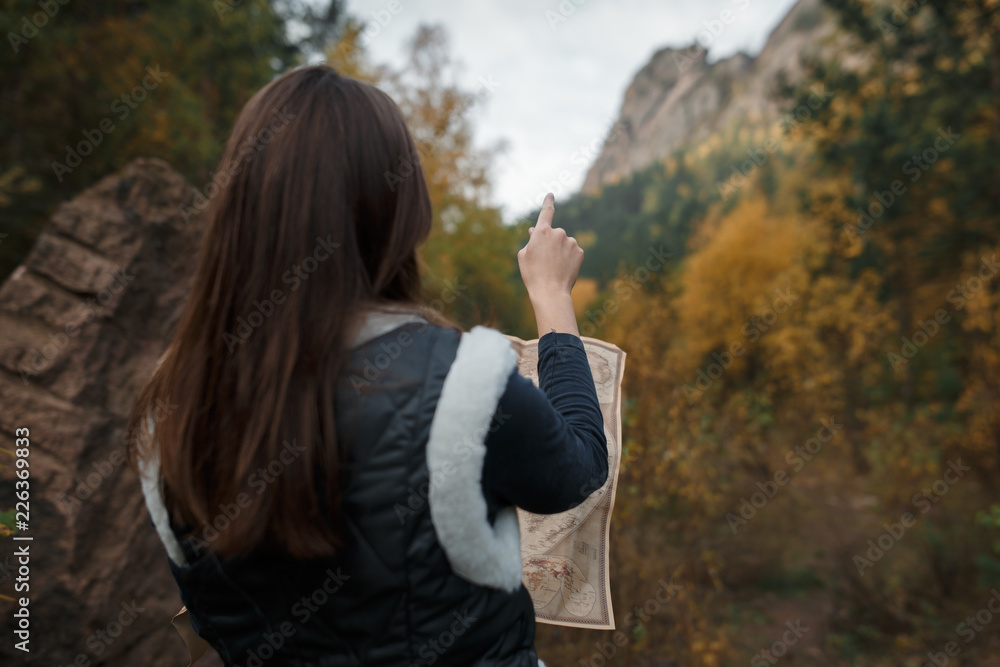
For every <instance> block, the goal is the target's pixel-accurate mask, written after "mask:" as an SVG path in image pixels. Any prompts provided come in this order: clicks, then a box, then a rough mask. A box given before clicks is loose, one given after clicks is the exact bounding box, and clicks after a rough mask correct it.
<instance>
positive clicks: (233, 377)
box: [130, 66, 608, 667]
mask: <svg viewBox="0 0 1000 667" xmlns="http://www.w3.org/2000/svg"><path fill="white" fill-rule="evenodd" d="M276 118H280V119H282V122H281V123H277V124H276V123H275V119H276ZM282 123H283V124H282ZM401 158H402V159H404V160H405V159H413V160H417V159H418V155H417V152H416V149H415V146H414V143H413V140H412V138H411V136H410V134H409V132H408V130H407V128H406V125H405V123H404V120H403V117H402V115H401V113H400V111H399V109H398V107H397V106H396V105H395V104H394V103H393V102H392V100H391V99H390V98H389V97H388V96H387V95H385V94H384V93H383V92H381V91H379V90H378V89H376V88H374V87H372V86H369V85H367V84H364V83H361V82H359V81H355V80H352V79H349V78H345V77H342V76H340V75H339V74H337V73H336V72H335V71H334V70H332V69H330V68H328V67H326V66H315V67H306V68H302V69H297V70H294V71H292V72H289V73H287V74H285V75H284V76H282V77H279V78H278V79H276V80H274V81H273V82H271V83H270V84H268V85H267V86H265V87H264V88H263V89H262V90H261V91H259V92H258V93H257V94H256V95H255V96H254V97H253V99H251V100H250V101H249V102H248V103H247V105H246V107H245V108H244V109H243V111H242V113H241V114H240V116H239V118H238V119H237V121H236V125H235V128H234V130H233V133H232V136H231V137H230V139H229V142H228V144H227V146H226V150H225V154H224V156H223V158H222V163H221V165H220V169H219V172H218V173H225V174H228V175H229V178H228V179H218V180H221V181H222V185H221V187H220V189H219V191H218V193H217V194H216V195H215V197H213V199H212V203H211V208H210V209H209V213H208V218H207V228H206V230H205V235H204V239H203V244H202V248H201V252H200V256H199V259H198V265H197V270H196V273H195V275H194V277H193V280H192V284H191V289H190V295H189V298H188V301H187V303H186V306H185V309H184V311H183V313H182V316H181V319H180V323H179V325H178V328H177V331H176V334H175V335H174V337H173V340H172V341H171V343H170V345H169V346H168V348H167V350H166V352H165V354H164V356H163V358H162V359H161V361H160V363H159V365H158V366H157V368H156V370H155V371H154V373H153V375H152V377H151V378H150V380H149V382H148V383H147V385H146V386H145V387H144V389H143V391H142V393H141V395H140V397H139V399H138V401H137V403H136V406H135V409H134V411H133V414H132V418H131V423H130V428H131V429H133V430H132V432H133V433H137V432H142V431H140V430H139V429H148V432H152V431H153V423H152V420H151V419H149V417H148V415H149V414H150V410H151V408H152V407H154V406H155V405H156V401H157V400H158V399H161V400H163V399H166V398H168V397H169V399H170V400H171V401H172V402H173V403H176V404H180V408H178V409H177V410H176V412H174V413H173V415H172V416H171V418H170V419H168V420H166V421H164V422H162V423H159V424H156V429H155V437H153V438H150V439H148V441H146V442H145V443H143V444H142V446H141V447H140V448H139V450H138V451H137V452H135V453H134V456H133V458H134V463H135V464H136V466H137V467H138V469H139V472H140V474H141V479H142V483H143V492H144V493H145V495H146V503H147V507H148V509H149V511H150V516H151V518H152V523H153V525H154V526H155V527H156V530H157V532H158V534H159V535H160V538H161V539H162V540H163V543H164V545H165V547H166V549H167V553H168V556H169V564H170V568H171V572H172V573H173V576H174V578H175V580H176V582H177V585H178V588H179V591H180V596H181V598H182V600H183V601H184V604H185V605H186V606H187V608H188V610H189V612H190V615H191V619H192V625H193V627H194V629H195V630H196V631H197V632H198V634H199V635H201V636H202V637H203V638H205V639H206V640H207V641H208V642H209V643H210V644H211V645H212V646H213V647H214V648H215V649H216V650H217V651H218V652H219V654H220V655H221V656H222V658H223V660H224V661H225V663H226V665H227V666H228V665H247V666H252V665H260V664H263V663H265V662H266V664H268V665H274V666H276V667H277V666H295V667H307V666H308V667H334V666H338V667H339V666H340V665H401V666H407V665H431V664H441V665H531V666H534V665H536V664H541V661H539V660H538V658H537V656H536V654H535V651H534V647H533V642H534V633H535V620H534V610H533V607H532V604H531V600H530V598H529V596H528V593H527V590H526V589H525V588H524V586H523V585H522V584H521V557H520V552H519V533H518V524H517V517H516V514H515V510H514V507H515V506H520V507H522V508H524V509H526V510H528V511H531V512H537V513H555V512H560V511H564V510H567V509H570V508H572V507H575V506H576V505H578V504H579V503H581V502H582V501H583V500H584V499H585V498H586V497H587V496H588V495H589V494H590V493H591V492H593V491H594V490H596V489H598V488H600V487H601V486H602V485H603V484H604V482H605V480H606V478H607V474H608V472H607V443H606V441H605V436H604V427H603V421H602V417H601V412H600V406H599V404H598V401H597V395H596V392H595V388H594V383H593V378H592V377H591V375H590V371H589V369H588V365H587V360H586V355H585V353H584V350H583V345H582V342H581V340H580V338H579V333H578V330H577V326H576V320H575V317H574V314H573V306H572V301H571V300H570V289H571V288H572V286H573V284H574V282H575V281H576V277H577V273H578V271H579V268H580V263H581V262H582V259H583V251H582V250H581V249H580V247H579V246H578V245H577V243H576V241H575V240H573V239H572V238H571V237H568V236H567V235H566V233H565V232H564V231H563V230H561V229H557V228H553V227H552V224H551V223H552V217H553V213H554V204H553V198H552V196H551V195H549V196H547V197H546V200H545V203H544V206H543V209H542V212H541V215H540V216H539V219H538V222H537V224H536V226H535V227H534V228H532V230H531V233H530V237H531V238H530V240H529V242H528V244H527V245H526V246H525V247H524V248H523V249H522V250H521V251H520V252H519V253H518V263H519V266H520V270H521V275H522V278H523V280H524V283H525V286H526V287H527V290H528V295H529V298H530V299H531V303H532V306H533V308H534V310H535V315H536V319H537V323H538V330H539V335H540V342H539V358H538V369H539V381H540V386H541V388H540V389H539V388H536V387H535V386H534V385H533V384H532V383H531V382H530V381H529V380H527V379H525V378H523V377H522V376H520V375H518V373H517V371H516V367H515V358H514V357H515V355H514V352H513V350H512V348H511V346H510V344H509V342H508V341H507V339H506V338H504V337H503V335H502V334H500V333H499V332H498V331H496V330H494V329H489V328H486V327H481V326H478V327H474V328H473V329H472V331H470V332H467V333H462V332H461V331H460V330H459V329H458V328H457V327H455V326H453V325H451V324H450V323H449V322H448V321H446V320H444V319H443V318H442V317H440V316H438V315H437V314H436V313H434V312H433V311H432V310H430V309H428V308H425V307H422V306H421V305H420V303H419V300H420V285H421V283H420V274H419V270H418V260H417V248H418V246H419V245H420V244H421V243H422V242H423V241H424V240H425V239H426V238H427V236H428V234H429V232H430V230H431V208H430V200H429V198H428V194H427V188H426V186H425V183H424V180H423V175H422V173H421V169H419V168H415V169H413V170H412V173H410V175H408V176H406V177H402V178H401V177H399V175H398V174H394V169H395V168H396V167H397V166H398V165H399V164H400V160H401ZM390 176H394V177H393V178H390Z"/></svg>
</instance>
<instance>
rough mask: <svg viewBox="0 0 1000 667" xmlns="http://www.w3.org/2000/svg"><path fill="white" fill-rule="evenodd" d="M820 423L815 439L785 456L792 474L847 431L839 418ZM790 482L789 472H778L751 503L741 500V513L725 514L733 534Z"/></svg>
mask: <svg viewBox="0 0 1000 667" xmlns="http://www.w3.org/2000/svg"><path fill="white" fill-rule="evenodd" d="M819 423H820V427H819V428H818V429H817V430H816V436H815V437H812V438H809V439H808V440H806V441H805V442H804V443H803V444H801V445H796V446H795V448H794V449H790V450H788V453H787V454H785V463H787V464H788V465H790V466H791V467H792V472H800V471H801V470H802V469H803V468H804V467H805V466H806V463H808V462H809V461H812V460H813V457H815V456H816V455H817V454H819V453H820V452H821V451H822V450H823V445H825V444H826V443H828V442H830V441H831V440H833V439H834V438H835V437H836V436H837V431H839V430H841V429H842V428H844V425H843V424H838V423H837V419H836V417H830V421H829V422H828V421H827V420H825V419H820V420H819ZM824 431H825V432H826V433H824ZM790 480H791V477H790V476H789V473H788V472H786V471H785V470H776V471H775V472H774V476H773V478H772V479H770V480H765V481H763V482H757V488H758V489H760V490H759V491H756V492H755V493H753V495H751V496H750V499H749V500H747V499H746V498H745V497H744V498H740V506H739V508H738V510H737V511H738V512H739V514H738V515H737V514H736V513H734V512H729V513H727V514H726V522H727V523H728V524H729V529H730V530H732V531H733V535H736V534H737V532H738V531H739V528H740V527H742V526H745V525H747V524H748V523H749V522H750V521H751V520H752V519H753V518H754V517H755V516H757V513H758V512H759V511H760V510H762V509H764V507H765V506H767V504H768V503H769V502H771V499H772V498H774V497H775V496H776V495H778V490H779V489H780V488H781V487H783V486H785V485H787V484H788V482H789V481H790Z"/></svg>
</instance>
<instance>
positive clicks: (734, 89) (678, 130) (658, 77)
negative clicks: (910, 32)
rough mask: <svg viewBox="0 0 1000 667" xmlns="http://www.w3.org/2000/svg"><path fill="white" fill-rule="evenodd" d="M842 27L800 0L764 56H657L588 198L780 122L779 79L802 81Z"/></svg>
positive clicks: (633, 92)
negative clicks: (727, 137)
mask: <svg viewBox="0 0 1000 667" xmlns="http://www.w3.org/2000/svg"><path fill="white" fill-rule="evenodd" d="M835 29H836V25H835V20H834V18H833V17H832V16H831V15H830V14H829V12H828V11H827V10H826V9H824V8H823V7H822V0H800V1H799V3H798V4H796V5H795V7H793V8H792V10H791V11H790V12H789V14H788V15H787V16H786V17H785V18H784V20H782V22H781V23H780V24H779V25H778V27H776V28H775V29H774V31H772V33H771V35H770V37H769V38H768V41H767V44H766V45H765V46H764V48H763V49H762V50H761V52H760V54H759V55H758V56H757V57H756V58H751V57H749V56H747V55H744V54H737V55H735V56H732V57H730V58H727V59H725V60H720V61H718V62H716V63H712V64H708V63H707V62H706V60H705V58H706V52H705V50H704V49H702V48H701V47H699V46H697V45H694V46H692V47H691V48H687V49H672V48H666V49H662V50H660V51H658V52H656V54H655V55H654V56H653V58H652V60H650V62H649V63H648V64H647V65H646V66H645V67H643V68H642V69H641V70H640V71H639V73H638V74H636V76H635V78H634V79H633V81H632V83H631V85H630V86H629V87H628V90H627V91H626V92H625V100H624V102H623V103H622V108H621V112H620V113H619V117H618V123H617V124H616V125H615V126H613V129H612V131H611V132H610V133H609V136H608V138H607V139H606V141H605V144H604V148H603V149H602V151H601V154H600V155H599V156H598V157H597V159H596V160H595V161H594V164H593V165H592V166H591V168H590V171H589V172H588V173H587V177H586V179H585V180H584V184H583V188H582V190H583V192H585V193H588V194H594V193H596V192H597V191H598V190H599V189H600V187H601V186H602V185H608V184H611V183H616V182H617V181H619V180H621V179H622V178H624V177H626V176H628V175H630V174H632V173H634V172H636V171H639V170H641V169H643V168H645V167H648V166H649V165H651V164H653V163H654V162H657V161H661V160H664V159H666V158H667V157H669V156H670V154H671V153H673V151H675V150H677V149H680V148H684V147H685V146H689V145H691V144H694V143H696V142H698V141H699V140H702V139H704V138H706V137H707V136H708V135H709V134H711V133H712V132H714V131H717V130H720V129H723V128H726V127H728V126H729V125H730V124H734V123H735V124H740V125H759V124H765V123H777V122H778V121H779V119H780V116H781V106H780V104H779V101H778V100H776V99H775V97H774V94H773V93H774V87H775V86H776V84H777V82H778V76H779V74H780V73H781V72H785V73H786V74H787V76H788V78H789V80H790V81H800V80H801V79H802V67H801V62H800V58H801V56H802V55H804V54H808V53H811V52H815V51H816V50H818V49H820V48H822V46H823V43H824V40H825V39H826V38H827V37H829V36H830V35H832V34H833V33H834V32H835Z"/></svg>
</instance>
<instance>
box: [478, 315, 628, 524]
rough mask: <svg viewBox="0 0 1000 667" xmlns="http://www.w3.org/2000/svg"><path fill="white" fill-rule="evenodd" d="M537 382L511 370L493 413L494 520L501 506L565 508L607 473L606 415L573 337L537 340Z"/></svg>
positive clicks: (489, 488) (489, 490) (489, 469)
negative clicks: (535, 383) (537, 385)
mask: <svg viewBox="0 0 1000 667" xmlns="http://www.w3.org/2000/svg"><path fill="white" fill-rule="evenodd" d="M538 384H539V387H535V385H534V384H532V382H531V380H529V379H527V378H525V377H523V376H521V375H520V374H519V373H518V372H517V369H515V370H514V372H513V373H512V374H511V376H510V378H509V379H508V381H507V387H506V389H505V391H504V393H503V395H502V396H501V398H500V401H499V404H498V407H497V411H496V412H495V413H494V415H493V422H492V425H491V430H490V432H489V433H488V434H487V436H486V460H485V462H484V464H483V482H482V483H483V492H484V495H485V496H486V498H487V501H488V504H489V509H490V512H489V513H490V518H491V519H492V517H493V516H494V515H495V512H496V509H497V508H498V507H499V506H502V505H516V506H518V507H520V508H522V509H525V510H527V511H529V512H533V513H535V514H554V513H557V512H563V511H565V510H568V509H571V508H573V507H576V506H577V505H579V504H580V503H582V502H583V501H584V500H585V499H586V498H587V496H589V495H590V494H591V493H593V492H594V491H596V490H597V489H599V488H600V487H601V486H602V485H603V484H604V482H605V481H606V480H607V476H608V444H607V438H606V437H605V435H604V417H603V415H602V414H601V406H600V403H599V402H598V399H597V390H596V389H595V387H594V378H593V375H592V374H591V371H590V365H589V364H588V362H587V353H586V351H585V350H584V347H583V341H581V340H580V338H579V337H578V336H575V335H573V334H568V333H558V332H550V333H547V334H545V335H544V336H542V337H541V338H540V339H539V340H538Z"/></svg>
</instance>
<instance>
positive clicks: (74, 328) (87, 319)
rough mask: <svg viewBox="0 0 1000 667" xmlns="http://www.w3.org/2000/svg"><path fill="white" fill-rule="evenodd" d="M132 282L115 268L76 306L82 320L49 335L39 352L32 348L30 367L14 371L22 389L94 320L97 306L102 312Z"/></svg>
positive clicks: (132, 276) (131, 277) (129, 277)
mask: <svg viewBox="0 0 1000 667" xmlns="http://www.w3.org/2000/svg"><path fill="white" fill-rule="evenodd" d="M133 280H135V276H134V275H129V274H128V273H125V269H124V268H123V267H118V268H116V269H115V271H114V272H113V273H112V274H111V278H110V280H109V281H108V284H107V286H105V287H104V289H102V290H101V291H99V292H97V293H96V294H95V295H94V296H92V297H90V298H88V299H87V300H86V301H84V302H82V303H80V304H78V305H77V311H78V312H79V314H80V315H81V316H83V317H84V319H83V321H77V319H75V318H74V319H73V320H71V321H70V322H68V323H67V324H66V325H65V326H64V327H63V330H62V331H60V332H56V333H54V334H49V342H48V344H46V345H44V346H43V347H42V349H41V350H39V349H38V348H32V349H31V351H30V353H29V354H30V355H31V361H30V362H29V365H30V368H28V367H27V366H25V364H23V363H18V365H17V372H18V374H19V375H20V376H21V381H22V382H23V383H24V384H25V386H27V385H29V384H30V383H29V382H28V378H29V377H35V376H37V375H39V374H40V373H44V372H45V371H47V370H48V369H49V368H50V367H51V366H52V363H53V362H54V361H55V360H56V358H57V357H58V356H59V354H60V353H61V352H62V351H63V350H64V349H66V346H67V345H69V341H70V339H71V338H76V337H77V336H79V335H80V331H81V330H82V329H83V327H85V326H86V325H88V324H90V323H91V322H93V321H94V319H95V318H96V317H97V316H98V314H99V312H98V308H97V306H98V305H99V308H100V310H101V311H103V310H104V308H105V307H107V306H108V305H109V304H110V303H111V300H112V295H114V294H117V293H118V292H121V291H122V290H123V289H125V288H126V287H128V284H129V283H130V282H132V281H133Z"/></svg>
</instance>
